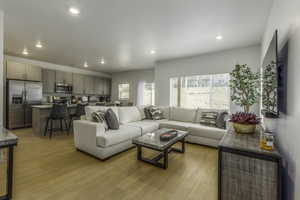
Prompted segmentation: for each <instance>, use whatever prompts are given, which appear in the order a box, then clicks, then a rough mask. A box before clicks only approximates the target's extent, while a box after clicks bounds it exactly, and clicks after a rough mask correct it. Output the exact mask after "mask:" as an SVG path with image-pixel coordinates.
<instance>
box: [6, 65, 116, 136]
mask: <svg viewBox="0 0 300 200" xmlns="http://www.w3.org/2000/svg"><path fill="white" fill-rule="evenodd" d="M5 64H6V97H7V99H6V127H7V128H8V129H16V128H25V127H32V130H33V133H34V135H38V136H40V135H43V133H44V129H45V126H46V121H47V118H48V117H49V115H50V113H51V110H52V106H53V104H66V105H67V108H68V112H69V113H70V114H74V113H75V112H76V107H77V105H78V104H89V105H96V104H97V105H107V104H109V103H110V101H111V100H110V96H111V95H110V94H111V91H110V90H111V79H110V78H109V77H101V76H97V75H90V74H84V73H74V72H71V71H60V70H57V69H49V68H44V67H43V66H35V65H32V64H28V63H22V62H16V61H13V60H6V63H5ZM59 126H60V124H59V123H54V127H59Z"/></svg>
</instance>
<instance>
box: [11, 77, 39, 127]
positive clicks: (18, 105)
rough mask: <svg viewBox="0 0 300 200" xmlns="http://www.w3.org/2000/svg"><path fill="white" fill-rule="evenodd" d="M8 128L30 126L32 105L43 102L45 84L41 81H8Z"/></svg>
mask: <svg viewBox="0 0 300 200" xmlns="http://www.w3.org/2000/svg"><path fill="white" fill-rule="evenodd" d="M7 98H8V99H7V112H6V113H7V128H9V129H14V128H22V127H30V126H31V125H32V124H31V123H32V108H31V106H32V105H39V104H41V103H42V98H43V86H42V83H40V82H31V81H18V80H9V81H7Z"/></svg>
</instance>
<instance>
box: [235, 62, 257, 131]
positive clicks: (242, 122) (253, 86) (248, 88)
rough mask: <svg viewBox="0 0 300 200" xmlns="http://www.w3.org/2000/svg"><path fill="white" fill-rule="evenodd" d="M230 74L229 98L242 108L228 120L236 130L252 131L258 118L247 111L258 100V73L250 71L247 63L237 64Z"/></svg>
mask: <svg viewBox="0 0 300 200" xmlns="http://www.w3.org/2000/svg"><path fill="white" fill-rule="evenodd" d="M230 75H231V79H230V89H231V100H232V101H233V102H234V103H235V104H237V105H239V106H241V107H242V108H243V109H244V112H239V113H236V114H233V115H232V116H231V119H230V121H231V122H233V127H234V129H235V131H236V132H238V133H253V132H254V131H255V128H256V125H257V124H258V123H259V122H260V119H258V118H257V116H256V115H255V114H253V113H249V111H250V107H251V106H252V105H254V104H255V103H258V101H259V98H258V97H259V96H260V93H259V88H260V74H259V73H254V72H252V71H251V69H250V67H248V66H247V64H244V65H239V64H237V65H236V66H235V68H234V69H233V71H232V72H231V73H230Z"/></svg>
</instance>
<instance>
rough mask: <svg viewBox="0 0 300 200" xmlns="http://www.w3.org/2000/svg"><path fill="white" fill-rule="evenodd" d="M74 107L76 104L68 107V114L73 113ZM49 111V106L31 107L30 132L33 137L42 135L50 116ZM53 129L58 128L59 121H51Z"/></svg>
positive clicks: (50, 106)
mask: <svg viewBox="0 0 300 200" xmlns="http://www.w3.org/2000/svg"><path fill="white" fill-rule="evenodd" d="M76 107H77V105H76V104H71V105H68V110H69V114H73V113H75V112H76ZM51 109H52V105H51V104H47V105H34V106H32V130H33V134H34V135H37V136H42V135H44V131H45V127H46V122H47V118H48V117H49V116H50V113H51ZM68 123H69V122H68ZM53 128H60V124H59V121H55V122H54V121H53Z"/></svg>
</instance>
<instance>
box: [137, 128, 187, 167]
mask: <svg viewBox="0 0 300 200" xmlns="http://www.w3.org/2000/svg"><path fill="white" fill-rule="evenodd" d="M170 130H171V129H165V128H163V129H159V130H157V131H155V132H153V133H147V134H145V135H142V136H140V137H137V138H135V139H133V140H132V143H133V144H135V145H136V146H137V159H138V160H140V161H143V162H146V163H149V164H152V165H154V166H156V167H160V168H163V169H167V168H168V154H169V153H170V152H172V151H174V152H179V153H184V152H185V137H186V136H187V135H188V132H187V131H179V130H178V131H177V133H178V135H177V136H176V137H175V138H173V139H171V140H169V141H161V140H160V135H161V134H163V133H165V132H167V131H170ZM177 142H180V143H181V149H177V148H174V147H172V146H173V145H174V144H176V143H177ZM142 148H148V149H152V150H155V151H158V152H160V153H159V154H158V155H157V156H155V157H154V158H152V159H149V158H144V157H143V156H142ZM160 160H163V162H162V163H161V162H159V161H160Z"/></svg>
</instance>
